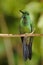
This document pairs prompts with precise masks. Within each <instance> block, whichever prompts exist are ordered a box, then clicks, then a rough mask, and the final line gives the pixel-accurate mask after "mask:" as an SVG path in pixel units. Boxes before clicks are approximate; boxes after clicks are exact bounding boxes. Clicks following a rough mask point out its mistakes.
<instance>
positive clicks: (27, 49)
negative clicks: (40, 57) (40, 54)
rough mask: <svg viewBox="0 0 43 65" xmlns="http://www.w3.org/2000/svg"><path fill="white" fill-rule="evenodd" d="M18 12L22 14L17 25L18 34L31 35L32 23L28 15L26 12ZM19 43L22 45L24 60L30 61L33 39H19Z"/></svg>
mask: <svg viewBox="0 0 43 65" xmlns="http://www.w3.org/2000/svg"><path fill="white" fill-rule="evenodd" d="M20 12H21V13H22V17H21V19H20V25H19V31H20V34H25V33H31V32H32V31H33V23H32V21H31V18H30V15H29V13H28V12H26V11H25V12H23V11H21V10H20ZM27 39H28V40H29V42H27V41H26V40H27ZM21 41H22V44H23V57H24V60H27V59H28V58H29V59H30V60H31V58H32V42H33V37H21Z"/></svg>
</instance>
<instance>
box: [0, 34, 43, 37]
mask: <svg viewBox="0 0 43 65" xmlns="http://www.w3.org/2000/svg"><path fill="white" fill-rule="evenodd" d="M25 36H37V37H38V36H43V34H31V33H29V34H0V37H25Z"/></svg>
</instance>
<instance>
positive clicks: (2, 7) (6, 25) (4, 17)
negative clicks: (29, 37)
mask: <svg viewBox="0 0 43 65" xmlns="http://www.w3.org/2000/svg"><path fill="white" fill-rule="evenodd" d="M19 10H24V11H27V12H29V13H30V17H31V19H32V21H33V22H34V24H35V33H43V0H0V33H9V34H10V33H11V34H19V22H20V17H21V15H22V14H21V13H20V12H19ZM32 50H33V53H32V59H31V60H29V59H28V60H27V61H24V60H23V53H22V43H21V39H20V38H5V37H4V38H1V37H0V65H43V37H34V40H33V46H32Z"/></svg>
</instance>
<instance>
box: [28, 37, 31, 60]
mask: <svg viewBox="0 0 43 65" xmlns="http://www.w3.org/2000/svg"><path fill="white" fill-rule="evenodd" d="M28 58H29V59H30V60H31V58H32V37H31V38H30V41H29V44H28Z"/></svg>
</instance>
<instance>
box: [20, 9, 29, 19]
mask: <svg viewBox="0 0 43 65" xmlns="http://www.w3.org/2000/svg"><path fill="white" fill-rule="evenodd" d="M20 12H21V13H22V14H23V18H24V19H25V18H27V16H29V13H28V12H26V11H25V12H24V11H22V10H20Z"/></svg>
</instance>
